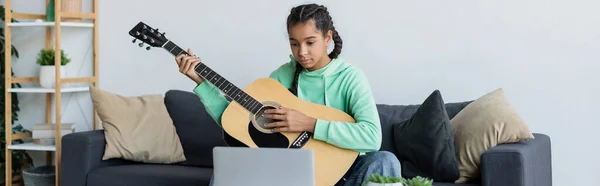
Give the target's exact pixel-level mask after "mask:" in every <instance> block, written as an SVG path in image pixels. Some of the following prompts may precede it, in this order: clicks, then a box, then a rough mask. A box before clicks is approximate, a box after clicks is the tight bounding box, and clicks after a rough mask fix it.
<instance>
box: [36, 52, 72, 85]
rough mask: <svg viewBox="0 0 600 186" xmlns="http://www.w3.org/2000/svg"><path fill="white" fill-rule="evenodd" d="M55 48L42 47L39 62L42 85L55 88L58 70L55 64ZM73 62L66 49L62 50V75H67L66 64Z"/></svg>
mask: <svg viewBox="0 0 600 186" xmlns="http://www.w3.org/2000/svg"><path fill="white" fill-rule="evenodd" d="M54 54H55V51H54V49H41V50H40V53H39V54H38V58H37V64H39V65H40V86H42V87H43V88H55V82H56V79H55V78H56V74H55V72H56V70H55V66H54V64H55V63H54V57H55V56H54ZM69 62H71V59H69V58H68V57H67V55H65V51H64V50H61V51H60V67H59V68H60V77H65V76H66V71H65V68H64V67H65V65H67V64H68V63H69Z"/></svg>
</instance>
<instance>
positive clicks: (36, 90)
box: [8, 87, 90, 93]
mask: <svg viewBox="0 0 600 186" xmlns="http://www.w3.org/2000/svg"><path fill="white" fill-rule="evenodd" d="M89 90H90V88H89V87H68V88H61V89H60V92H87V91H89ZM8 91H9V92H20V93H55V92H56V89H53V88H11V89H8Z"/></svg>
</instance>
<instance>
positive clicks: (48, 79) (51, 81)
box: [40, 65, 67, 88]
mask: <svg viewBox="0 0 600 186" xmlns="http://www.w3.org/2000/svg"><path fill="white" fill-rule="evenodd" d="M59 68H60V77H61V78H64V77H65V76H66V75H67V72H66V71H65V66H60V67H59ZM55 72H56V71H55V67H54V65H47V66H46V65H43V66H40V86H41V87H42V88H55V87H56V85H55V83H56V75H55Z"/></svg>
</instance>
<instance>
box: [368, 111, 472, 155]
mask: <svg viewBox="0 0 600 186" xmlns="http://www.w3.org/2000/svg"><path fill="white" fill-rule="evenodd" d="M471 102H472V101H464V102H454V103H445V107H446V113H447V114H448V118H450V119H452V118H453V117H454V116H455V115H456V114H457V113H458V112H460V110H462V109H463V108H464V107H465V106H467V105H468V104H469V103H471ZM419 106H420V104H411V105H391V104H377V110H378V111H379V119H380V121H381V132H382V135H383V140H382V144H381V148H380V149H379V150H382V151H389V152H395V147H394V146H395V143H394V134H393V130H392V125H393V124H394V123H399V122H401V121H404V120H407V119H408V118H410V117H412V115H413V114H414V113H415V112H416V111H417V109H419Z"/></svg>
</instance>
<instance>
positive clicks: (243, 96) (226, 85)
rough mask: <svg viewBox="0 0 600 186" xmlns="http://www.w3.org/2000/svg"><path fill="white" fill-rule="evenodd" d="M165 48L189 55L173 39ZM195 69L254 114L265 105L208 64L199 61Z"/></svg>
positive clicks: (177, 54) (173, 53) (176, 54)
mask: <svg viewBox="0 0 600 186" xmlns="http://www.w3.org/2000/svg"><path fill="white" fill-rule="evenodd" d="M163 48H164V49H165V50H167V51H168V52H169V53H171V54H172V55H173V56H179V55H181V54H185V55H189V54H188V53H187V52H186V51H185V50H183V49H182V48H181V47H179V46H177V45H176V44H175V43H173V42H172V41H167V42H166V43H165V45H163ZM195 70H196V74H198V75H199V76H200V77H202V78H203V79H204V81H208V82H210V83H211V84H212V85H214V86H215V87H217V88H218V89H219V90H220V91H221V93H223V94H224V95H225V96H228V97H229V98H231V99H232V100H234V101H236V102H238V103H239V104H240V105H242V106H243V107H244V108H245V109H246V110H248V111H249V112H251V113H253V114H254V113H257V112H258V111H259V110H260V108H261V107H262V106H263V105H262V104H261V103H260V102H258V101H257V100H256V99H254V98H253V97H252V96H250V95H248V94H247V93H246V92H244V91H243V90H242V89H240V88H238V87H237V86H235V85H234V84H233V83H231V82H229V81H228V80H227V79H225V78H223V77H222V76H221V75H219V73H217V72H215V71H214V70H212V69H211V68H210V67H208V66H206V65H205V64H204V63H199V64H198V65H197V66H196V67H195Z"/></svg>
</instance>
